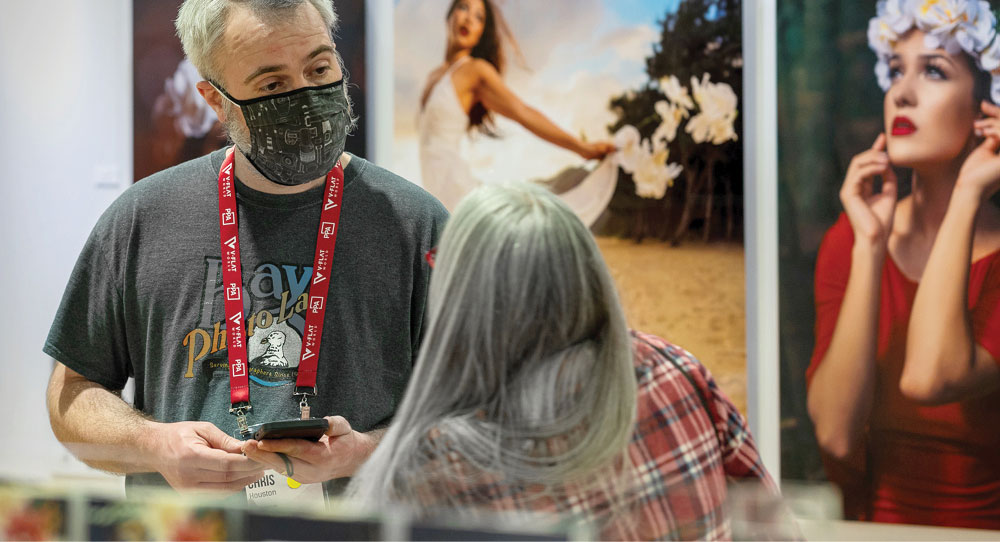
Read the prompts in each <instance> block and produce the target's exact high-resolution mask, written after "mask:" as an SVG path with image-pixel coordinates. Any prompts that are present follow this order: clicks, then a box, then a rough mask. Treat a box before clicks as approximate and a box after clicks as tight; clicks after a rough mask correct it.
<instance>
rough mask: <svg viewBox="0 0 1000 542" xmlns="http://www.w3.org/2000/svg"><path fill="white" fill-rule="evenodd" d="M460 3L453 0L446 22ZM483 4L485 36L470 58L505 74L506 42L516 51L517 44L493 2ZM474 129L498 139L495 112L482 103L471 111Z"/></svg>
mask: <svg viewBox="0 0 1000 542" xmlns="http://www.w3.org/2000/svg"><path fill="white" fill-rule="evenodd" d="M459 1H460V0H452V2H451V6H449V7H448V14H447V15H445V20H448V19H450V18H451V14H452V12H454V11H455V8H456V7H458V3H459ZM482 2H483V7H484V8H485V10H486V21H485V22H484V23H483V35H482V36H480V37H479V42H478V43H476V46H475V47H473V48H472V53H471V55H470V56H472V57H473V58H481V59H483V60H485V61H487V62H489V63H490V64H492V65H493V67H494V68H496V70H497V72H498V73H500V74H503V70H504V66H505V65H506V58H505V57H504V40H506V41H507V42H508V43H509V45H510V46H511V47H514V48H515V49H516V48H517V44H516V43H515V42H514V36H513V35H511V33H510V29H509V28H508V27H507V22H506V21H505V20H504V18H503V14H502V13H500V10H499V9H497V7H496V6H495V5H494V4H493V0H482ZM474 128H475V129H477V130H479V131H480V132H482V133H483V134H485V135H488V136H490V137H496V128H495V126H494V123H493V112H492V111H490V110H488V109H486V106H484V105H483V104H482V103H480V102H476V103H475V104H473V105H472V109H471V110H469V130H472V129H474Z"/></svg>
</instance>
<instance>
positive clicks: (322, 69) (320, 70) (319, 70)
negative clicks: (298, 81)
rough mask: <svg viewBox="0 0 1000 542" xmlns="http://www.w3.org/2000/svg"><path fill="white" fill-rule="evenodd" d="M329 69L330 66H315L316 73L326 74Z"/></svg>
mask: <svg viewBox="0 0 1000 542" xmlns="http://www.w3.org/2000/svg"><path fill="white" fill-rule="evenodd" d="M328 71H330V66H320V67H318V68H316V75H326V73H327V72H328Z"/></svg>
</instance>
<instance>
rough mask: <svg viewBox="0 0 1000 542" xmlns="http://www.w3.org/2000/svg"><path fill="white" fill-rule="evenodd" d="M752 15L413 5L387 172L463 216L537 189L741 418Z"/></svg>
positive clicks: (726, 2)
mask: <svg viewBox="0 0 1000 542" xmlns="http://www.w3.org/2000/svg"><path fill="white" fill-rule="evenodd" d="M740 10H741V4H740V2H739V1H737V0H685V1H678V0H628V1H611V0H553V1H548V2H538V1H534V0H505V1H504V0H494V1H489V2H483V1H481V0H399V1H397V2H396V7H395V12H394V18H395V23H394V24H395V53H394V54H395V69H394V81H395V82H394V86H395V88H394V92H395V109H394V115H395V119H394V138H393V163H392V164H390V166H391V168H392V169H394V170H395V171H396V172H398V173H399V174H401V175H402V176H403V177H405V178H408V179H410V180H413V181H414V182H416V183H418V184H420V185H421V186H423V187H424V188H425V189H426V190H428V191H429V192H431V193H432V194H434V195H435V196H436V197H437V198H438V199H440V200H441V201H442V202H443V203H444V204H445V205H446V206H447V207H449V208H450V209H454V207H455V206H456V205H458V204H459V202H460V201H461V200H462V198H463V197H464V196H465V195H466V194H467V193H468V192H469V191H471V190H474V189H475V188H476V187H478V186H480V185H483V184H491V183H504V182H510V181H532V182H536V183H538V184H540V185H542V186H545V187H546V188H547V189H549V190H551V191H552V192H554V193H556V194H558V195H559V196H560V197H561V198H562V199H563V200H564V201H565V202H566V203H567V204H568V205H569V207H570V208H572V209H573V210H574V212H576V214H577V216H579V217H580V219H581V220H582V221H583V222H584V223H585V224H587V225H588V226H590V228H591V230H592V231H593V232H594V233H595V235H596V236H597V241H598V245H599V246H600V248H601V250H602V252H603V254H604V256H605V259H606V260H607V262H608V265H609V266H610V268H611V270H612V274H613V275H614V278H615V280H616V282H617V284H618V287H619V291H620V292H621V295H622V298H623V302H624V304H625V308H626V314H627V315H628V318H629V324H630V325H631V326H632V327H635V328H638V329H642V330H645V331H649V332H652V333H655V334H659V335H661V336H664V337H667V338H669V339H671V340H673V341H676V342H677V343H679V344H683V345H684V346H685V347H687V348H689V349H690V350H691V351H692V352H693V353H694V354H695V355H697V356H699V357H700V358H701V359H702V360H703V361H704V362H705V364H706V365H707V366H708V367H709V368H710V369H711V370H712V371H713V373H715V375H716V376H717V377H718V379H719V381H720V383H721V386H722V387H723V389H724V390H725V391H726V392H727V394H729V395H730V397H732V398H733V400H734V402H735V403H736V404H737V405H739V406H740V408H741V409H744V411H745V403H746V399H745V396H746V391H745V364H746V345H745V331H744V324H745V319H744V312H745V311H744V274H743V244H742V226H743V203H742V201H743V170H742V168H743V146H742V145H743V142H742V131H743V127H742V120H741V117H740V111H741V107H742V102H741V97H742V47H741V11H740Z"/></svg>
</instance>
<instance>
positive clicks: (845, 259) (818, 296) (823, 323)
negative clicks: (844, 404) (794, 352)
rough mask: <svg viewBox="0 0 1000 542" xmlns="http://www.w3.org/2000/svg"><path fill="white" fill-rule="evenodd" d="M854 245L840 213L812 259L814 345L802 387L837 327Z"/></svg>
mask: <svg viewBox="0 0 1000 542" xmlns="http://www.w3.org/2000/svg"><path fill="white" fill-rule="evenodd" d="M853 246H854V230H852V229H851V223H850V222H848V220H847V215H846V214H844V213H840V217H839V218H837V222H836V223H835V224H834V225H833V226H832V227H831V228H830V229H829V230H827V232H826V235H825V236H824V237H823V242H822V243H821V244H820V246H819V254H818V255H817V257H816V274H815V279H814V281H813V288H814V294H815V300H816V328H815V338H816V342H815V346H814V347H813V353H812V358H811V360H810V361H809V368H808V369H806V385H807V386H808V385H809V383H811V382H812V377H813V374H814V373H815V372H816V369H817V368H818V367H819V364H820V362H822V361H823V356H824V355H826V350H827V348H829V347H830V341H831V340H832V339H833V330H834V328H836V327H837V317H838V316H839V315H840V304H841V302H842V301H843V300H844V291H845V290H847V279H848V278H849V277H850V275H851V248H852V247H853Z"/></svg>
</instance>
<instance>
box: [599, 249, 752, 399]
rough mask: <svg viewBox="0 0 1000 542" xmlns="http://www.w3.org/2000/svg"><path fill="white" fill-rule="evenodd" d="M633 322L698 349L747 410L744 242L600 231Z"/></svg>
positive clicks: (694, 350)
mask: <svg viewBox="0 0 1000 542" xmlns="http://www.w3.org/2000/svg"><path fill="white" fill-rule="evenodd" d="M597 245H598V247H600V249H601V252H602V253H603V255H604V259H605V261H607V263H608V267H609V268H610V269H611V275H612V277H613V278H614V280H615V284H616V285H617V286H618V293H619V295H620V296H621V301H622V305H623V306H624V307H625V316H626V318H627V319H628V324H629V326H630V327H632V328H635V329H638V330H641V331H644V332H647V333H652V334H654V335H658V336H660V337H663V338H665V339H667V340H669V341H670V342H673V343H675V344H677V345H680V346H682V347H683V348H685V349H686V350H688V351H689V352H691V353H692V354H694V355H695V357H697V358H698V359H699V360H700V361H701V362H702V363H704V364H705V366H706V367H708V369H709V370H710V371H711V372H712V374H713V375H714V376H715V380H716V382H718V384H719V387H721V388H722V390H723V391H724V392H725V393H726V395H728V396H729V398H730V399H731V400H732V401H733V403H734V404H736V406H737V407H738V408H739V409H740V412H742V413H743V414H744V415H745V414H746V325H745V321H746V310H745V307H746V294H745V283H744V280H745V279H744V272H743V265H744V261H743V245H742V244H738V243H709V244H705V243H700V242H699V243H695V242H688V243H686V244H683V245H681V246H679V247H671V246H670V245H669V244H667V243H663V242H658V241H645V242H643V243H640V244H636V243H635V242H634V241H631V240H628V239H619V238H617V237H598V238H597Z"/></svg>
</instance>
